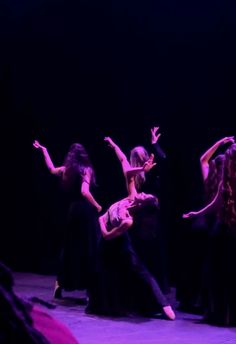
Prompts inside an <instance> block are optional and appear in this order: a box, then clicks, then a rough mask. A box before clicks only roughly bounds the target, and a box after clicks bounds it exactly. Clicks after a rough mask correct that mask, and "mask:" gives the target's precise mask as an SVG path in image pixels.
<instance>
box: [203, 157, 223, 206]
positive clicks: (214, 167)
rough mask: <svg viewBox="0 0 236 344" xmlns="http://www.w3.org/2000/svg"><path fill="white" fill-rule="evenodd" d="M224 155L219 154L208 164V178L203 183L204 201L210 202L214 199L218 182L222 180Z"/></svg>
mask: <svg viewBox="0 0 236 344" xmlns="http://www.w3.org/2000/svg"><path fill="white" fill-rule="evenodd" d="M224 161H225V155H224V154H219V155H217V156H216V157H215V159H212V160H211V161H210V163H209V172H208V177H207V179H206V182H205V190H206V201H207V202H211V201H212V200H213V198H214V197H215V195H216V193H217V190H218V186H219V183H220V181H221V180H222V178H223V171H224Z"/></svg>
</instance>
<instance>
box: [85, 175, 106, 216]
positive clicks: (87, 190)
mask: <svg viewBox="0 0 236 344" xmlns="http://www.w3.org/2000/svg"><path fill="white" fill-rule="evenodd" d="M91 176H92V175H91V170H90V169H89V168H88V169H86V170H85V174H84V176H83V180H82V183H81V194H82V196H83V197H84V198H86V199H87V200H88V201H89V203H91V204H92V205H93V206H94V207H95V208H96V209H97V211H98V212H99V213H100V212H101V210H102V207H101V205H100V204H99V203H98V202H97V201H96V200H95V198H94V197H93V195H92V193H91V191H90V185H91Z"/></svg>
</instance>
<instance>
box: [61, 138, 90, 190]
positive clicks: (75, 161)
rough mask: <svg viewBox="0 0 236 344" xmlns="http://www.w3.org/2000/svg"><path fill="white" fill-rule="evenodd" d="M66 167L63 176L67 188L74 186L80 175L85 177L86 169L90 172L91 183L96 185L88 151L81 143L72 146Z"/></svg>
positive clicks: (65, 163)
mask: <svg viewBox="0 0 236 344" xmlns="http://www.w3.org/2000/svg"><path fill="white" fill-rule="evenodd" d="M64 166H65V173H64V175H63V182H64V186H66V187H67V188H68V187H71V186H72V185H73V183H74V181H75V179H76V176H77V175H78V174H80V176H81V177H83V175H84V174H85V170H86V169H89V170H90V173H91V182H92V183H94V184H95V173H94V169H93V166H92V163H91V161H90V158H89V155H88V153H87V151H86V149H85V148H84V146H83V145H81V144H80V143H73V144H72V145H71V146H70V149H69V151H68V153H67V155H66V158H65V161H64Z"/></svg>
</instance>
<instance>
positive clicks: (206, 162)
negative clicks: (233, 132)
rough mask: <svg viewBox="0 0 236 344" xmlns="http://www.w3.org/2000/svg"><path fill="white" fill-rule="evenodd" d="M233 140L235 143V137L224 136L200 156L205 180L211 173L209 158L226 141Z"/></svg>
mask: <svg viewBox="0 0 236 344" xmlns="http://www.w3.org/2000/svg"><path fill="white" fill-rule="evenodd" d="M228 142H232V143H234V137H233V136H229V137H224V138H223V139H221V140H219V141H217V142H216V143H215V144H214V145H213V146H211V147H210V148H209V149H208V150H207V151H206V152H205V153H204V154H203V155H202V156H201V158H200V164H201V170H202V177H203V180H204V181H205V180H206V179H207V177H208V173H209V160H210V159H211V157H212V156H213V154H214V153H215V152H216V151H217V149H218V148H219V147H220V146H221V145H222V144H225V143H228Z"/></svg>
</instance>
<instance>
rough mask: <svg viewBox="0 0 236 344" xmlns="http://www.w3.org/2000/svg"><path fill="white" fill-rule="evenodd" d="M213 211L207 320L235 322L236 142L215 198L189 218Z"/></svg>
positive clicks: (233, 323)
mask: <svg viewBox="0 0 236 344" xmlns="http://www.w3.org/2000/svg"><path fill="white" fill-rule="evenodd" d="M211 212H213V214H214V215H215V219H216V221H215V224H214V226H213V228H212V230H211V233H210V240H209V258H208V265H207V271H208V276H207V280H206V284H207V300H206V301H207V303H206V309H205V320H206V321H208V322H209V323H212V324H216V325H222V326H236V293H235V290H236V282H235V274H236V265H235V261H236V144H232V145H231V146H230V147H229V148H228V149H227V151H226V153H225V160H224V168H223V177H222V180H221V182H220V183H219V186H218V191H217V194H216V195H215V197H214V198H213V200H212V201H211V202H210V203H209V204H208V205H207V206H206V207H204V208H203V209H201V210H199V211H194V212H190V213H187V214H184V215H183V217H184V218H190V217H194V216H198V215H201V214H208V213H211Z"/></svg>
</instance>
